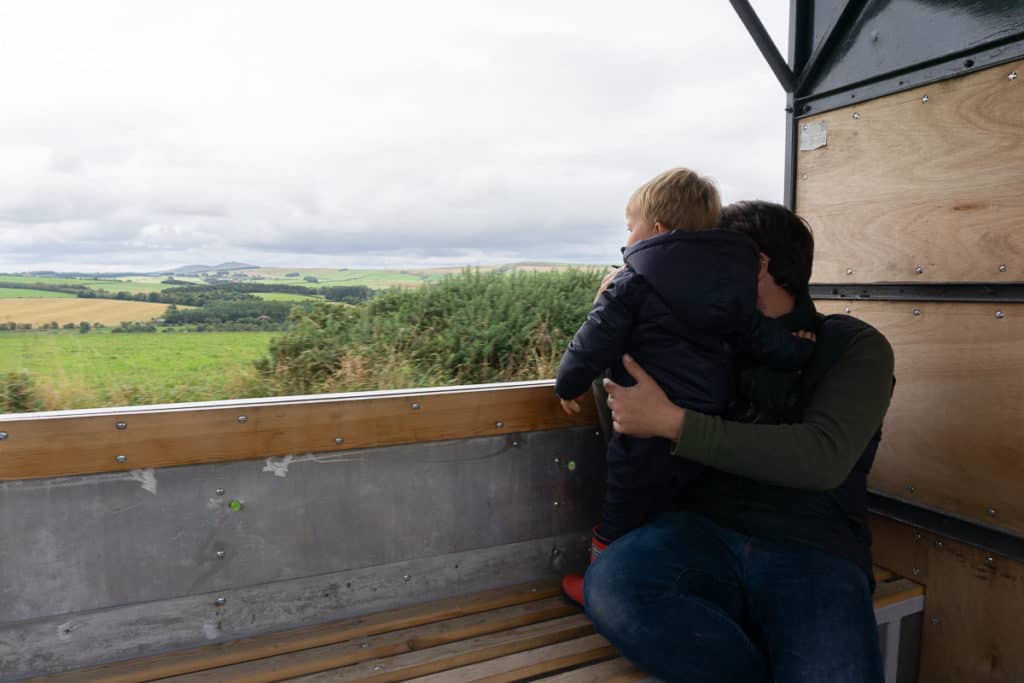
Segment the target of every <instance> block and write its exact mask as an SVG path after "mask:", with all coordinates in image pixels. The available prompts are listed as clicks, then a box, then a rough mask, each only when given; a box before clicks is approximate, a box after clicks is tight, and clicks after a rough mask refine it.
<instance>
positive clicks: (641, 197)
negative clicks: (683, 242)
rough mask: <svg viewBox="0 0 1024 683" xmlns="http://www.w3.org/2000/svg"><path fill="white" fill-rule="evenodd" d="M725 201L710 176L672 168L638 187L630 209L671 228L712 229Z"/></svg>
mask: <svg viewBox="0 0 1024 683" xmlns="http://www.w3.org/2000/svg"><path fill="white" fill-rule="evenodd" d="M721 209H722V200H721V199H720V198H719V196H718V189H717V188H715V185H714V183H712V182H711V180H710V179H709V178H704V177H702V176H700V175H698V174H697V173H695V172H693V171H691V170H690V169H688V168H672V169H669V170H667V171H665V172H664V173H660V174H658V175H656V176H655V177H653V178H651V179H650V180H648V181H647V182H646V183H644V184H643V185H641V186H640V187H638V188H637V190H636V192H634V193H633V195H632V196H631V197H630V198H629V203H627V204H626V211H628V212H631V213H634V214H636V215H638V216H639V217H640V218H641V219H642V220H644V221H645V222H647V223H648V224H649V225H652V226H653V225H654V224H655V223H661V224H662V225H663V226H665V228H666V229H668V230H686V231H698V230H710V229H712V228H714V227H715V225H716V224H717V223H718V214H719V212H720V211H721Z"/></svg>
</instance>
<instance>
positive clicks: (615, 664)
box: [540, 657, 647, 683]
mask: <svg viewBox="0 0 1024 683" xmlns="http://www.w3.org/2000/svg"><path fill="white" fill-rule="evenodd" d="M645 678H647V674H645V673H643V672H642V671H638V670H637V669H636V667H634V666H633V665H632V664H630V663H629V661H628V660H627V659H625V658H624V657H617V658H615V659H611V660H608V661H607V662H601V663H600V664H592V665H590V666H584V667H581V668H579V669H574V670H572V671H566V672H565V673H561V674H556V675H554V676H548V677H547V678H542V679H540V680H542V681H544V683H630V682H631V681H642V680H644V679H645Z"/></svg>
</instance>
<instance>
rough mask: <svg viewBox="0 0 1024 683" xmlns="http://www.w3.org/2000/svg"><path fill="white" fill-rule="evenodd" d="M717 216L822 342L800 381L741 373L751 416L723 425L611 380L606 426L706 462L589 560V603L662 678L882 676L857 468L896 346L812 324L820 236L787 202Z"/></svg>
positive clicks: (785, 305)
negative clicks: (754, 416)
mask: <svg viewBox="0 0 1024 683" xmlns="http://www.w3.org/2000/svg"><path fill="white" fill-rule="evenodd" d="M720 227H721V228H722V229H725V230H736V231H739V232H743V233H745V234H747V235H749V236H750V237H751V238H752V239H753V240H754V242H756V243H757V245H758V247H759V249H760V251H761V269H760V273H759V276H758V307H759V308H760V309H761V311H762V312H763V313H764V314H765V315H767V316H769V317H774V318H778V319H779V320H780V321H781V322H783V323H784V324H786V325H787V326H788V327H789V328H790V329H791V330H793V331H794V332H795V331H797V330H806V329H811V330H812V331H813V332H815V334H816V336H817V346H816V349H815V354H814V357H813V358H812V360H811V362H810V363H809V364H808V366H807V367H806V368H805V369H804V371H803V373H802V374H801V375H800V377H799V379H798V380H797V381H796V386H795V387H793V386H787V382H788V383H789V384H790V385H791V384H793V382H792V380H787V379H786V378H784V377H778V376H773V375H772V374H771V372H770V371H768V370H767V369H760V368H755V369H752V370H751V371H750V373H748V377H747V380H748V381H747V382H746V383H745V384H746V385H747V386H748V390H750V391H752V392H753V393H754V394H755V395H754V402H755V404H757V403H764V404H765V405H755V406H754V408H755V413H756V412H758V411H762V410H764V409H765V408H766V407H767V408H770V409H771V411H773V412H774V417H775V418H776V419H778V420H781V421H783V422H790V423H789V424H758V423H756V422H755V423H742V422H732V421H728V420H724V419H722V418H720V417H711V416H707V415H701V414H699V413H695V412H693V411H686V410H684V409H682V408H680V407H678V406H676V405H674V404H672V403H671V402H670V401H669V400H668V399H667V398H666V396H665V394H664V393H663V392H662V391H661V389H660V388H659V387H658V385H657V383H656V382H654V381H653V380H652V379H651V378H650V377H649V376H648V375H647V373H645V372H644V371H643V369H642V368H640V367H639V366H638V365H637V364H636V363H635V362H634V361H633V360H632V359H631V358H628V357H627V358H625V359H624V363H625V365H626V369H627V370H628V371H629V373H630V374H631V375H632V376H633V377H634V378H635V379H636V380H637V384H636V385H635V386H632V387H623V386H620V385H617V384H615V383H614V382H611V381H610V380H605V388H606V390H607V392H608V401H607V403H608V407H609V408H610V409H611V410H612V420H613V426H614V428H615V430H616V431H619V432H622V433H624V434H630V435H633V436H640V437H664V438H667V439H671V440H673V441H674V442H675V445H674V449H673V453H674V454H675V455H677V456H679V457H682V458H685V459H687V460H690V461H692V462H697V463H700V464H703V465H706V466H707V469H706V470H705V473H704V474H703V475H702V476H700V477H699V478H698V479H697V480H696V481H694V482H692V483H691V484H689V485H687V486H686V487H685V488H684V489H683V490H681V491H680V492H679V495H678V501H677V504H676V506H675V509H673V510H672V511H670V512H666V513H664V514H662V515H661V516H659V517H657V518H656V519H655V520H654V521H652V522H651V523H649V524H647V525H646V526H644V527H641V528H640V529H637V530H636V531H634V532H632V533H630V534H628V535H626V536H624V537H623V538H621V539H619V540H618V541H617V542H615V543H614V544H612V545H611V546H609V548H608V549H607V550H606V551H605V552H604V553H603V554H602V555H601V557H600V558H599V559H598V560H597V561H596V562H595V563H594V564H593V565H592V566H591V568H590V569H589V571H588V572H587V575H586V580H585V586H584V589H585V596H586V600H585V602H586V607H587V612H588V614H589V615H590V617H591V618H592V619H593V621H594V623H595V625H596V626H597V629H598V631H599V632H600V633H602V634H603V635H604V636H605V637H607V638H608V639H609V640H610V641H611V642H612V643H613V644H614V645H616V646H617V647H618V648H619V649H620V651H621V652H622V653H623V654H624V655H625V656H626V657H627V658H629V659H630V660H632V661H633V662H635V663H636V664H637V665H638V666H639V667H640V668H642V669H644V670H645V671H647V672H648V673H651V674H653V675H655V676H658V677H659V678H661V679H663V680H665V681H689V682H692V681H722V682H730V683H731V682H739V681H742V682H744V683H750V682H752V681H775V682H776V683H784V682H794V683H795V682H797V681H800V682H812V681H822V682H825V681H828V682H829V683H843V682H846V681H851V682H852V681H858V682H862V681H882V666H881V655H880V652H879V643H878V633H877V629H876V626H875V620H874V611H873V608H872V601H871V591H872V590H873V581H872V579H871V554H870V543H871V537H870V531H869V529H868V527H867V521H866V515H867V512H866V509H865V492H866V476H867V473H868V471H869V470H870V467H871V463H872V462H873V460H874V455H875V451H876V449H877V447H878V441H879V438H880V428H881V424H882V419H883V418H884V416H885V412H886V410H887V409H888V406H889V400H890V396H891V392H892V386H893V385H892V382H893V379H892V372H893V355H892V349H891V347H890V346H889V344H888V342H887V341H886V340H885V338H884V337H883V336H882V335H881V334H879V333H878V332H877V331H876V330H875V329H873V328H871V327H870V326H868V325H866V324H865V323H862V322H860V321H858V320H855V319H853V318H850V317H848V316H830V317H822V316H819V315H817V314H816V313H815V311H814V307H813V304H812V303H811V301H810V298H809V296H808V293H807V283H808V281H809V279H810V272H811V258H812V252H813V238H812V237H811V235H810V231H809V230H808V229H807V226H806V224H804V222H803V221H802V220H801V219H800V218H799V217H798V216H796V215H795V214H793V213H792V212H791V211H789V210H788V209H786V208H785V207H782V206H779V205H776V204H769V203H766V202H741V203H738V204H734V205H732V206H729V207H726V208H725V209H724V210H723V211H722V218H721V221H720Z"/></svg>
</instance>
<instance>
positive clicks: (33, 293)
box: [0, 287, 75, 299]
mask: <svg viewBox="0 0 1024 683" xmlns="http://www.w3.org/2000/svg"><path fill="white" fill-rule="evenodd" d="M74 296H75V295H74V294H67V293H65V292H48V291H46V290H45V289H13V288H11V287H0V299H72V298H74Z"/></svg>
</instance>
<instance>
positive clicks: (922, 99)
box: [921, 95, 928, 104]
mask: <svg viewBox="0 0 1024 683" xmlns="http://www.w3.org/2000/svg"><path fill="white" fill-rule="evenodd" d="M921 103H922V104H927V103H928V96H927V95H925V96H924V97H922V98H921Z"/></svg>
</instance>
